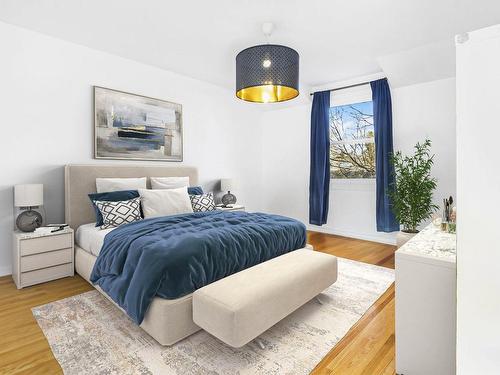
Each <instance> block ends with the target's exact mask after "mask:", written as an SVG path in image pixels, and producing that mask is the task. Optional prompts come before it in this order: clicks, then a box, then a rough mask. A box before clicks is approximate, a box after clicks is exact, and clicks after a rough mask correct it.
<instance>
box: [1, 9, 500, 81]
mask: <svg viewBox="0 0 500 375" xmlns="http://www.w3.org/2000/svg"><path fill="white" fill-rule="evenodd" d="M0 20H1V21H4V22H8V23H11V24H15V25H18V26H22V27H26V28H29V29H32V30H36V31H39V32H42V33H45V34H49V35H52V36H55V37H58V38H61V39H65V40H68V41H71V42H75V43H78V44H82V45H85V46H88V47H91V48H95V49H98V50H102V51H106V52H110V53H113V54H116V55H120V56H123V57H126V58H130V59H133V60H136V61H140V62H143V63H147V64H151V65H155V66H158V67H160V68H163V69H167V70H171V71H174V72H177V73H181V74H184V75H187V76H191V77H193V78H197V79H200V80H204V81H208V82H212V83H214V84H217V85H220V86H225V87H228V88H232V87H233V86H234V74H235V73H234V72H235V69H234V58H235V56H236V54H237V53H238V52H239V51H240V50H241V49H243V48H245V47H248V46H250V45H254V44H259V43H262V42H265V39H264V37H263V35H262V32H261V24H262V22H266V21H271V22H273V23H274V24H275V31H274V33H273V35H272V36H271V42H273V43H279V44H285V45H288V46H290V47H293V48H295V49H296V50H297V51H298V52H299V53H300V56H301V68H300V74H301V82H302V83H303V84H305V85H307V86H319V85H322V84H325V83H327V82H335V81H342V80H346V79H349V78H352V77H356V76H362V75H367V74H371V73H374V72H378V71H380V70H381V66H380V63H383V62H384V61H385V63H386V64H389V65H390V64H391V62H390V61H389V60H387V59H385V60H384V56H391V55H394V56H396V55H397V56H406V57H403V60H406V61H407V62H411V61H413V59H414V55H412V53H408V54H406V53H403V55H401V52H403V51H407V50H413V51H414V52H413V54H414V53H415V51H417V52H418V51H419V50H422V52H423V51H428V49H425V48H424V49H422V48H423V46H425V45H428V44H432V45H434V46H439V43H442V41H447V42H445V43H448V44H449V43H450V41H452V40H453V36H454V35H455V34H458V33H463V32H466V31H470V30H474V29H477V28H481V27H485V26H489V25H493V24H496V23H500V1H499V0H323V1H321V0H212V1H206V0H198V1H196V0H187V1H186V0H184V1H182V0H178V1H170V0H85V1H83V0H0ZM420 47H422V48H420ZM433 48H434V49H433ZM433 48H431V50H434V51H435V50H436V47H433ZM438 50H439V48H438ZM444 55H446V56H448V57H449V53H445V54H444ZM434 57H435V56H434ZM398 59H400V57H398ZM388 61H389V62H388ZM413 65H414V64H413ZM413 68H414V69H415V67H413ZM417 69H418V67H417ZM431 75H432V74H431ZM403 81H404V79H403Z"/></svg>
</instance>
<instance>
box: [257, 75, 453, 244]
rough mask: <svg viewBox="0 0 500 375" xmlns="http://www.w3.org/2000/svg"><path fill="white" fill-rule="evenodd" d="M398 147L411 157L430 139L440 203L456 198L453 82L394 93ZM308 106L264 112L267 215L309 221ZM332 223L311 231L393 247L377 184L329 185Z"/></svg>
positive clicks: (344, 183)
mask: <svg viewBox="0 0 500 375" xmlns="http://www.w3.org/2000/svg"><path fill="white" fill-rule="evenodd" d="M392 99H393V129H394V147H395V149H396V150H398V149H400V150H402V151H403V152H411V151H412V150H411V148H412V147H413V145H415V143H416V142H417V141H423V140H424V139H425V137H429V138H430V139H431V140H432V141H433V152H434V153H435V154H436V158H435V166H434V175H435V176H436V178H437V179H438V188H437V191H436V194H435V200H436V202H437V203H439V202H440V201H441V199H442V198H443V197H445V196H449V195H450V194H451V195H453V196H455V80H454V79H445V80H439V81H433V82H428V83H424V84H418V85H412V86H408V87H402V88H397V89H394V90H393V92H392ZM309 129H310V104H303V105H300V106H296V107H292V108H285V109H281V110H277V111H270V112H266V113H264V114H263V116H262V131H263V159H264V167H263V181H264V189H265V193H264V194H263V197H264V199H265V208H266V210H267V211H269V212H274V213H279V214H283V215H288V216H291V217H295V218H297V219H299V220H302V221H303V222H305V223H307V222H308V212H309V209H308V194H309V193H308V186H309V137H310V134H309V131H310V130H309ZM330 197H331V198H330V214H329V218H328V223H327V224H326V225H324V226H322V227H316V226H311V229H313V230H320V231H326V232H329V233H334V234H340V235H344V236H350V237H356V238H362V239H368V240H374V241H380V242H386V243H394V234H386V233H378V232H377V231H376V222H375V182H374V180H365V181H360V182H357V183H353V182H347V181H340V182H336V183H332V184H331V189H330Z"/></svg>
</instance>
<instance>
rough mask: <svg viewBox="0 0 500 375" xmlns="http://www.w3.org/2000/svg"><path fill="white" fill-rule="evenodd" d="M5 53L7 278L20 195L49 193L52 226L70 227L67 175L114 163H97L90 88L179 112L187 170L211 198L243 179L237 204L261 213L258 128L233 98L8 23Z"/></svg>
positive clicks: (1, 147) (0, 252)
mask: <svg viewBox="0 0 500 375" xmlns="http://www.w3.org/2000/svg"><path fill="white" fill-rule="evenodd" d="M0 44H1V45H2V51H3V53H2V58H1V59H0V103H1V104H0V108H1V124H0V125H1V128H2V133H1V135H0V153H1V159H0V160H1V162H0V163H1V168H0V174H1V177H0V275H2V274H8V273H10V268H11V254H10V253H11V230H12V229H13V226H14V218H13V188H12V187H13V185H15V184H19V183H35V182H37V183H43V184H44V188H45V192H44V198H45V208H46V212H47V218H48V221H49V222H63V221H64V203H63V202H64V188H63V166H64V165H65V164H67V163H112V161H96V160H93V158H92V156H93V133H92V127H93V112H92V111H93V109H92V86H93V85H99V86H104V87H109V88H114V89H118V90H123V91H127V92H132V93H137V94H142V95H146V96H150V97H156V98H161V99H165V100H170V101H173V102H176V103H181V104H182V105H183V116H184V162H183V164H186V165H193V166H196V167H198V168H199V175H200V182H201V183H202V184H203V185H204V186H205V187H206V188H210V187H213V186H214V185H215V184H216V182H217V180H218V179H220V178H221V177H233V178H235V179H237V180H238V182H239V185H240V187H241V189H240V190H239V191H236V192H235V194H236V195H237V197H238V199H239V200H240V201H241V202H242V203H244V204H245V205H246V206H247V207H249V208H250V209H259V208H260V207H259V204H260V196H259V192H258V190H257V188H258V187H259V186H260V184H261V171H260V166H261V164H262V159H261V152H260V147H261V146H260V145H261V141H260V136H261V134H260V130H259V126H258V125H259V121H258V117H257V113H256V112H255V108H254V107H252V106H249V105H247V103H242V102H239V101H237V100H236V99H235V98H234V94H233V92H232V91H230V90H225V89H222V88H219V87H217V86H214V85H211V84H207V83H203V82H200V81H197V80H194V79H190V78H187V77H184V76H180V75H177V74H174V73H170V72H167V71H164V70H160V69H158V68H154V67H151V66H148V65H144V64H140V63H137V62H134V61H131V60H127V59H123V58H120V57H116V56H113V55H110V54H106V53H103V52H98V51H96V50H92V49H89V48H86V47H82V46H79V45H76V44H72V43H68V42H64V41H61V40H58V39H54V38H51V37H47V36H44V35H42V34H39V33H35V32H31V31H27V30H25V29H21V28H17V27H14V26H11V25H8V24H5V23H0ZM200 63H203V61H201V60H200ZM117 163H128V164H130V163H133V162H127V161H117ZM150 163H155V162H150ZM171 165H178V163H171Z"/></svg>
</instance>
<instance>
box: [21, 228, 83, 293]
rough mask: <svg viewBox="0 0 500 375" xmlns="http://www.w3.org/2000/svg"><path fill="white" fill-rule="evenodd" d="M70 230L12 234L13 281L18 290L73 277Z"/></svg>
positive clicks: (71, 236) (71, 235)
mask: <svg viewBox="0 0 500 375" xmlns="http://www.w3.org/2000/svg"><path fill="white" fill-rule="evenodd" d="M73 236H74V233H73V229H71V228H66V229H64V230H61V231H57V232H54V233H51V232H50V230H37V231H35V232H29V233H26V232H19V231H14V233H13V236H12V237H13V238H12V240H13V244H12V245H13V247H12V278H13V279H14V282H15V283H16V286H17V288H18V289H21V288H24V287H26V286H30V285H34V284H40V283H43V282H46V281H50V280H55V279H60V278H62V277H67V276H73V275H74V270H75V267H74V263H73V262H74V248H73V243H74V239H73Z"/></svg>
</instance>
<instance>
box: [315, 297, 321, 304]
mask: <svg viewBox="0 0 500 375" xmlns="http://www.w3.org/2000/svg"><path fill="white" fill-rule="evenodd" d="M316 302H318V303H319V304H320V305H322V304H323V301H322V300H321V299H320V298H319V297H316Z"/></svg>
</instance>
